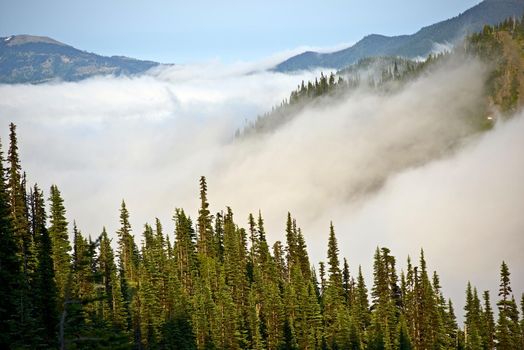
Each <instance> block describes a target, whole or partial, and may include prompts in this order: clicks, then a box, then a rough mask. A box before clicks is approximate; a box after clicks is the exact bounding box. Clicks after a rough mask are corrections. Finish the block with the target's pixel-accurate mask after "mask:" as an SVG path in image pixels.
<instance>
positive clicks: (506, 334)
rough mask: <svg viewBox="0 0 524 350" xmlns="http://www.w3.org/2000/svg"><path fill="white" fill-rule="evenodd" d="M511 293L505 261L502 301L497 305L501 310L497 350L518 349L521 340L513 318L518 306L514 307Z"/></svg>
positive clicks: (497, 329)
mask: <svg viewBox="0 0 524 350" xmlns="http://www.w3.org/2000/svg"><path fill="white" fill-rule="evenodd" d="M511 292H512V290H511V283H510V272H509V269H508V265H506V263H505V262H504V261H503V262H502V265H501V268H500V288H499V297H500V299H499V301H498V303H497V306H498V309H499V317H498V321H497V327H496V334H495V336H496V339H497V350H498V349H502V350H509V349H516V348H517V347H518V343H519V338H517V337H516V336H517V335H516V334H515V320H514V317H512V316H513V314H514V309H515V308H516V305H514V304H515V303H514V300H512V298H511Z"/></svg>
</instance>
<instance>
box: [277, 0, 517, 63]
mask: <svg viewBox="0 0 524 350" xmlns="http://www.w3.org/2000/svg"><path fill="white" fill-rule="evenodd" d="M523 13H524V1H522V0H484V1H482V2H480V3H479V4H477V5H475V6H473V7H471V8H469V9H467V10H466V11H464V12H462V13H460V14H459V15H457V16H455V17H452V18H449V19H447V20H443V21H440V22H437V23H434V24H431V25H428V26H425V27H422V28H421V29H420V30H419V31H417V32H416V33H413V34H404V35H396V36H386V35H382V34H369V35H366V36H365V37H364V38H362V39H361V40H360V41H358V42H357V43H356V44H354V45H353V46H350V47H348V48H345V49H343V50H339V51H335V52H331V53H319V52H314V51H306V52H303V53H301V54H298V55H296V56H293V57H291V58H289V59H287V60H285V61H283V62H281V63H279V64H277V65H276V66H275V67H273V69H272V70H274V71H278V72H290V71H297V70H306V69H313V68H318V67H323V68H331V69H342V68H344V67H346V66H348V65H350V64H353V63H355V62H357V61H358V60H359V59H361V58H365V57H375V56H400V57H405V58H417V57H425V56H427V55H428V54H429V53H431V52H432V51H433V50H434V49H435V45H438V44H444V45H445V44H450V43H454V42H456V41H458V40H461V39H462V38H464V37H465V36H466V35H467V34H470V33H474V32H479V31H480V30H481V29H482V28H483V27H484V25H495V24H497V23H499V22H502V21H503V20H504V19H506V18H508V17H512V16H518V17H521V16H522V15H523Z"/></svg>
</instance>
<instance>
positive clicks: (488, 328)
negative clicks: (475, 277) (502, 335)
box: [482, 290, 495, 349]
mask: <svg viewBox="0 0 524 350" xmlns="http://www.w3.org/2000/svg"><path fill="white" fill-rule="evenodd" d="M482 296H483V299H484V312H483V313H482V325H483V334H482V338H483V339H482V340H483V347H484V349H494V348H495V320H494V316H493V309H492V308H491V300H490V297H489V291H487V290H486V291H484V294H483V295H482Z"/></svg>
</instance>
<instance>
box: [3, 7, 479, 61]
mask: <svg viewBox="0 0 524 350" xmlns="http://www.w3.org/2000/svg"><path fill="white" fill-rule="evenodd" d="M478 2H479V0H440V1H434V0H398V1H391V0H368V1H355V0H346V1H338V0H325V1H319V0H316V1H314V0H313V1H312V0H301V1H286V0H266V1H249V0H243V1H231V0H225V1H203V0H193V1H176V0H175V1H173V0H171V1H169V0H149V1H138V0H110V1H108V0H105V1H102V0H90V1H74V0H47V1H42V0H9V1H8V0H0V36H8V35H11V34H34V35H45V36H50V37H53V38H55V39H57V40H59V41H62V42H65V43H68V44H70V45H73V46H75V47H77V48H80V49H83V50H87V51H92V52H96V53H99V54H104V55H126V56H131V57H136V58H142V59H151V60H157V61H161V62H174V63H189V62H205V61H209V60H215V59H218V60H220V61H223V62H235V61H246V60H257V59H261V58H263V57H267V56H270V55H272V54H274V53H277V52H282V51H286V50H290V49H294V48H297V47H301V46H312V47H334V46H337V45H340V44H341V43H354V42H356V41H358V40H359V39H361V38H362V37H363V36H364V35H367V34H371V33H379V34H385V35H397V34H410V33H413V32H415V31H417V30H418V29H420V28H421V27H422V26H425V25H429V24H432V23H434V22H437V21H440V20H444V19H447V18H449V17H453V16H456V15H458V14H459V13H461V12H463V11H465V10H466V9H468V8H469V7H471V6H473V5H475V4H477V3H478Z"/></svg>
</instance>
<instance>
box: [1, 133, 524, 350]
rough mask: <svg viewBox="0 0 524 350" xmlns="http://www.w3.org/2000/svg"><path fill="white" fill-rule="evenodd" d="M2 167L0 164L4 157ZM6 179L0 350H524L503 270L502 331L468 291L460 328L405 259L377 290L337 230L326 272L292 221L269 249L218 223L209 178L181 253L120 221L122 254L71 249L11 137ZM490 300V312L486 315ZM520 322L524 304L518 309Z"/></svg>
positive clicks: (377, 264)
mask: <svg viewBox="0 0 524 350" xmlns="http://www.w3.org/2000/svg"><path fill="white" fill-rule="evenodd" d="M0 158H1V159H2V164H3V163H4V158H3V155H2V154H1V152H0ZM6 160H7V167H6V168H5V169H4V166H1V167H0V300H1V304H0V348H2V349H54V348H60V349H131V348H134V349H391V350H393V349H421V350H422V349H504V350H506V349H508V350H509V349H511V350H514V349H523V348H524V338H523V336H524V319H523V317H522V316H521V317H519V310H518V307H517V303H516V301H515V298H514V296H513V294H512V290H511V284H510V273H509V270H508V266H507V265H506V264H505V263H502V267H501V274H500V289H499V293H498V296H497V299H498V301H497V307H498V318H497V321H496V322H495V316H494V312H493V309H492V306H491V301H490V294H489V292H487V291H485V292H483V293H482V296H481V297H479V293H478V292H477V290H476V289H475V288H474V287H473V286H471V285H470V284H468V286H467V291H466V307H465V324H464V327H459V325H458V324H457V320H456V316H455V311H454V309H453V304H452V302H451V300H447V299H446V298H445V297H444V295H443V293H442V290H441V286H440V282H439V277H438V275H437V273H436V272H433V273H431V272H430V271H428V269H427V265H426V260H425V257H424V253H423V252H422V251H421V253H420V257H419V259H418V263H417V264H415V263H413V262H412V261H411V260H409V258H408V262H407V268H406V270H405V271H401V272H400V274H399V271H398V269H397V267H396V259H395V257H394V256H393V255H392V254H391V252H390V250H389V249H387V248H377V250H376V251H375V256H374V263H373V285H372V286H371V288H370V291H369V290H368V287H367V286H366V284H365V281H364V278H363V274H362V269H361V268H360V267H358V272H357V273H355V274H353V273H351V272H350V269H349V264H348V261H347V260H346V259H345V258H344V259H341V257H340V256H339V249H338V245H337V239H336V236H335V230H334V227H333V225H331V226H330V228H329V231H328V234H329V238H328V247H327V260H326V262H320V263H319V264H318V269H316V268H315V267H313V265H312V264H311V262H310V260H309V257H308V253H307V247H306V242H305V239H304V236H303V234H302V232H301V229H300V228H299V227H298V225H297V223H296V221H295V220H294V219H293V218H292V216H291V215H290V214H288V216H287V222H286V226H285V242H280V241H277V242H275V243H274V244H273V245H272V246H270V245H269V242H268V241H267V239H266V231H265V228H264V220H263V218H262V215H261V214H260V213H259V214H258V216H257V217H255V216H253V215H249V217H248V218H247V228H242V227H240V226H239V225H237V223H236V221H235V219H234V216H233V212H232V210H231V209H230V208H226V210H225V211H224V212H219V213H216V214H215V215H212V214H211V212H210V210H209V203H208V198H207V183H206V179H205V178H204V177H202V178H201V179H200V201H201V204H200V209H199V211H198V215H197V216H196V220H195V221H193V220H192V219H191V218H190V217H189V216H188V215H187V214H186V213H185V212H184V210H183V209H176V210H175V212H174V216H173V220H174V222H175V232H174V240H173V241H171V240H170V239H169V238H168V235H167V234H166V233H165V232H164V230H163V228H162V225H161V223H160V221H159V220H158V219H157V220H155V223H154V225H152V226H151V225H149V224H146V225H145V226H144V228H143V232H142V243H141V244H140V245H137V244H136V240H135V236H134V234H133V231H132V228H131V225H130V222H129V212H128V210H127V208H126V205H125V203H124V202H122V205H121V209H120V228H119V230H118V231H117V232H116V237H117V242H115V243H116V248H117V249H116V252H115V251H114V250H113V244H112V242H111V238H110V236H109V235H108V233H107V232H106V230H105V229H102V233H101V234H100V235H99V236H98V237H97V238H96V239H94V240H93V239H91V238H86V237H85V236H84V235H82V234H81V232H80V230H79V229H78V227H77V226H76V224H73V231H72V234H73V241H72V242H70V241H69V231H68V226H69V224H68V222H67V220H66V216H65V213H66V211H65V207H64V202H63V199H62V197H61V193H60V191H59V189H58V188H57V187H56V186H52V187H51V189H50V192H49V197H48V200H47V202H48V205H46V200H45V198H44V193H43V191H42V190H41V189H40V188H39V187H38V186H37V185H34V186H31V187H30V188H29V190H27V184H26V176H25V174H24V173H23V172H22V170H21V165H20V159H19V155H18V146H17V137H16V128H15V126H14V125H13V124H11V126H10V146H9V150H8V153H7V159H6ZM481 298H482V302H481ZM521 308H522V309H523V310H522V311H521V312H522V313H524V294H523V296H522V299H521Z"/></svg>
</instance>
